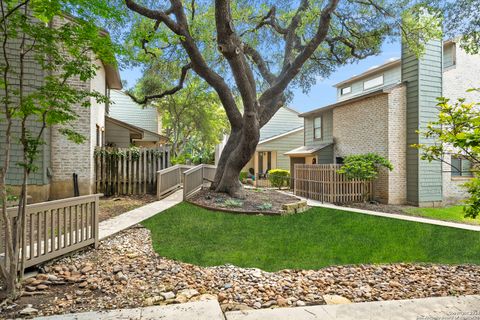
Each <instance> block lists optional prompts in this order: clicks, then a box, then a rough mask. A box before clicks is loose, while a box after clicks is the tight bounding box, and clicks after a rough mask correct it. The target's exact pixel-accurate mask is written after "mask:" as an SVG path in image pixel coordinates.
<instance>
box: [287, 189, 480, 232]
mask: <svg viewBox="0 0 480 320" xmlns="http://www.w3.org/2000/svg"><path fill="white" fill-rule="evenodd" d="M278 192H280V193H284V194H288V195H290V196H292V195H293V194H292V193H289V192H285V191H278ZM295 197H297V198H299V199H302V200H307V204H308V205H309V206H311V207H321V208H329V209H336V210H342V211H350V212H357V213H362V214H368V215H371V216H377V217H384V218H391V219H398V220H406V221H413V222H420V223H428V224H434V225H437V226H442V227H450V228H457V229H464V230H470V231H480V226H475V225H470V224H465V223H457V222H449V221H442V220H436V219H428V218H422V217H415V216H408V215H403V214H396V213H385V212H378V211H372V210H364V209H357V208H350V207H343V206H337V205H335V204H331V203H326V202H325V203H322V202H320V201H317V200H311V199H307V198H304V197H299V196H295Z"/></svg>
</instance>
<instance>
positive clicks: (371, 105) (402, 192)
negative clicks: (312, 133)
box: [333, 86, 406, 204]
mask: <svg viewBox="0 0 480 320" xmlns="http://www.w3.org/2000/svg"><path fill="white" fill-rule="evenodd" d="M405 117H406V109H405V87H404V86H397V87H395V88H393V89H391V91H390V93H379V94H378V95H375V96H373V97H368V98H365V99H363V100H360V101H356V102H352V103H350V104H347V105H343V106H339V107H337V108H335V109H333V137H334V143H335V157H345V156H348V155H352V154H364V153H370V152H372V153H376V154H379V155H381V156H383V157H385V158H387V159H389V160H390V161H391V162H392V164H393V166H394V170H393V171H392V172H388V171H387V170H382V172H381V173H380V176H379V178H378V179H377V180H376V181H375V191H374V196H375V199H377V200H378V201H381V202H385V203H392V204H400V203H405V200H406V168H405V152H406V133H405V121H406V120H405Z"/></svg>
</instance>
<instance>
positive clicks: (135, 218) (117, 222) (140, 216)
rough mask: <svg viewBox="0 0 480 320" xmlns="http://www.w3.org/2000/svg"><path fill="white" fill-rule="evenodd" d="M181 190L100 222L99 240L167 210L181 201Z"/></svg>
mask: <svg viewBox="0 0 480 320" xmlns="http://www.w3.org/2000/svg"><path fill="white" fill-rule="evenodd" d="M182 198H183V190H182V189H180V190H177V191H175V192H174V193H172V194H171V195H169V196H168V197H166V198H164V199H162V200H159V201H155V202H152V203H149V204H147V205H145V206H143V207H140V208H137V209H133V210H132V211H128V212H125V213H123V214H121V215H119V216H116V217H114V218H112V219H108V220H105V221H102V222H100V224H99V225H98V233H99V237H100V240H102V239H105V238H107V237H110V236H111V235H113V234H115V233H118V232H120V231H122V230H125V229H127V228H130V227H131V226H134V225H136V224H138V223H140V222H142V221H143V220H146V219H148V218H150V217H152V216H154V215H156V214H157V213H159V212H162V211H164V210H167V209H169V208H171V207H173V206H174V205H176V204H179V203H180V202H182V201H183V199H182Z"/></svg>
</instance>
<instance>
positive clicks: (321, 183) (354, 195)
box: [294, 164, 373, 203]
mask: <svg viewBox="0 0 480 320" xmlns="http://www.w3.org/2000/svg"><path fill="white" fill-rule="evenodd" d="M340 167H341V165H336V164H296V165H295V168H294V170H295V175H294V193H295V195H298V196H301V197H305V198H309V199H314V200H319V201H322V202H330V203H352V202H362V201H363V200H364V196H365V195H370V196H371V194H372V190H373V186H372V182H365V181H363V180H348V179H347V178H346V177H345V175H343V174H340V173H338V172H337V170H338V169H339V168H340Z"/></svg>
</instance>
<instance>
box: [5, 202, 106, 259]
mask: <svg viewBox="0 0 480 320" xmlns="http://www.w3.org/2000/svg"><path fill="white" fill-rule="evenodd" d="M100 196H102V195H101V194H94V195H88V196H81V197H75V198H68V199H62V200H55V201H48V202H42V203H36V204H31V205H27V208H26V220H25V225H26V231H25V232H26V242H25V244H24V246H23V248H22V249H21V250H20V251H19V252H18V254H19V257H21V255H22V254H25V256H24V257H25V268H28V267H31V266H34V265H37V264H39V263H42V262H45V261H48V260H51V259H53V258H56V257H59V256H62V255H64V254H67V253H69V252H72V251H75V250H78V249H81V248H83V247H86V246H89V245H95V246H97V244H98V202H99V197H100ZM7 212H8V214H9V216H10V219H12V221H14V220H13V219H17V216H18V208H17V207H11V208H8V209H7ZM5 228H6V226H5V224H4V222H3V221H2V224H1V228H0V231H1V233H0V263H4V264H5V265H6V264H7V263H8V261H7V259H6V255H5V250H6V241H7V239H6V237H5Z"/></svg>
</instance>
